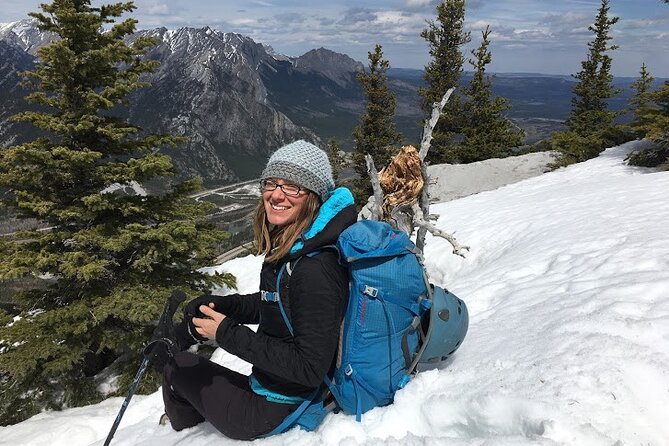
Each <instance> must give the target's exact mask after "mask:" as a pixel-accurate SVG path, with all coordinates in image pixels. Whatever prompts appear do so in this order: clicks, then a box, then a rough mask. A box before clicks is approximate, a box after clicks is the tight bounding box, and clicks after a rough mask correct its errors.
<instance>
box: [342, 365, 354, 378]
mask: <svg viewBox="0 0 669 446" xmlns="http://www.w3.org/2000/svg"><path fill="white" fill-rule="evenodd" d="M344 374H345V375H346V376H351V375H353V367H351V364H346V368H345V369H344Z"/></svg>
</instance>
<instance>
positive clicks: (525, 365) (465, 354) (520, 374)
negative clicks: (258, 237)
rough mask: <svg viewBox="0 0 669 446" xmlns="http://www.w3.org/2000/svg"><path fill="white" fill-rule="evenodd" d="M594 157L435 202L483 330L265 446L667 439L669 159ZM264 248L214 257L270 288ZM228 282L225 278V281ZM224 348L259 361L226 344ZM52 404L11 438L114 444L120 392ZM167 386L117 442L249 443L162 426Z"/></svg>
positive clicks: (443, 271)
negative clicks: (311, 426) (385, 392)
mask: <svg viewBox="0 0 669 446" xmlns="http://www.w3.org/2000/svg"><path fill="white" fill-rule="evenodd" d="M635 144H637V143H628V144H625V145H623V146H621V147H615V148H611V149H608V150H607V151H606V152H605V153H603V154H602V155H601V156H600V157H598V158H596V159H593V160H590V161H588V162H585V163H581V164H578V165H574V166H570V167H567V168H563V169H560V170H558V171H555V172H550V173H546V174H543V175H540V176H536V177H533V178H530V179H527V180H524V181H521V182H518V183H515V184H511V185H508V186H504V187H502V188H499V189H496V190H492V191H487V192H482V193H479V194H477V195H471V196H468V197H465V198H461V199H458V200H454V201H450V202H446V203H441V204H438V205H434V206H432V208H431V211H432V213H436V214H440V215H441V216H442V217H441V218H440V219H439V220H438V222H437V226H438V227H440V228H442V229H444V230H447V231H449V232H450V231H455V232H456V237H457V238H458V240H459V241H460V242H461V243H463V244H466V245H469V246H471V251H470V253H469V254H468V255H467V258H466V259H461V258H459V257H456V256H454V255H452V254H450V251H451V248H450V246H449V245H448V244H447V242H446V241H444V240H442V239H436V238H432V237H430V236H428V238H427V246H426V253H425V254H426V259H427V262H426V265H427V268H428V272H429V274H430V278H431V280H432V281H433V282H434V283H437V284H440V285H444V286H447V287H448V288H449V289H450V290H451V291H453V292H454V293H455V294H457V295H458V296H460V297H461V298H462V299H464V300H465V302H466V303H467V305H468V307H469V310H470V317H471V321H470V328H469V333H468V335H467V338H466V339H465V342H464V344H463V345H462V347H461V348H460V350H458V352H457V353H456V354H455V355H454V357H453V358H452V359H451V360H450V361H449V362H447V363H445V364H441V365H440V366H439V367H436V368H433V369H432V370H424V371H422V372H421V373H419V374H418V376H417V377H416V378H415V379H413V380H412V381H411V382H410V383H409V384H408V385H407V387H406V388H404V389H403V390H401V391H400V392H398V394H397V396H396V401H395V403H394V404H393V405H391V406H388V407H383V408H377V409H374V410H372V411H370V412H368V413H366V414H365V415H364V416H363V421H362V423H356V422H355V419H354V417H352V416H346V415H343V414H337V415H334V414H332V415H329V416H328V418H326V420H325V422H324V423H323V425H322V426H321V427H320V428H319V429H318V430H317V431H316V432H313V433H307V432H303V431H300V430H297V429H295V430H292V431H290V432H288V433H286V434H283V435H280V436H277V437H273V438H269V439H262V440H258V441H257V442H256V443H257V444H262V445H269V446H272V445H284V444H285V445H288V444H290V445H321V444H323V445H362V444H365V445H382V444H383V445H446V444H448V445H529V444H532V445H607V446H610V445H663V444H668V443H669V423H667V422H666V414H665V408H666V407H669V342H668V341H669V237H668V236H667V229H666V228H667V222H669V199H667V192H668V191H669V172H654V171H652V170H649V169H642V168H633V167H629V166H626V165H625V164H624V162H623V159H624V157H625V154H626V153H627V152H628V151H629V150H631V149H632V148H633V147H634V146H635ZM260 263H261V258H259V257H254V256H248V257H244V258H239V259H235V260H233V261H230V262H228V263H226V264H224V265H222V266H219V267H216V268H212V269H215V270H219V271H221V270H222V271H229V272H232V273H234V274H235V275H236V276H237V278H238V282H239V285H240V291H241V292H251V291H253V290H255V289H257V286H258V278H257V272H258V269H259V267H260ZM222 292H227V290H223V291H222ZM215 359H216V361H217V362H220V363H224V364H226V365H228V366H231V367H234V368H236V369H238V370H242V371H247V372H248V369H249V365H248V364H245V363H241V362H240V361H239V360H238V359H236V358H234V357H232V356H231V355H229V354H227V353H225V352H223V351H222V350H218V351H217V352H216V353H215ZM122 400H123V399H122V398H110V399H108V400H106V401H104V402H102V403H100V404H96V405H93V406H88V407H82V408H75V409H68V410H65V411H62V412H46V413H42V414H40V415H37V416H35V417H33V418H31V419H29V420H27V421H24V422H23V423H20V424H17V425H14V426H8V427H3V428H0V444H3V445H4V444H6V445H15V444H23V445H25V444H29V445H42V444H49V445H52V446H56V445H67V446H75V445H89V444H96V445H101V444H102V443H103V441H104V438H105V437H106V435H107V432H108V430H109V428H110V427H111V424H112V422H113V420H114V418H115V416H116V413H117V411H118V409H119V407H120V405H121V402H122ZM161 414H162V401H161V396H160V393H159V392H158V393H155V394H153V395H149V396H135V398H134V399H133V400H132V402H131V404H130V406H129V408H128V410H127V412H126V414H125V417H124V418H123V421H122V423H121V426H120V428H119V430H118V432H117V433H116V436H115V438H114V441H113V442H112V445H119V446H120V445H146V446H154V445H156V446H157V445H159V446H171V445H180V444H189V445H193V446H200V445H202V446H204V445H209V444H220V445H227V444H238V443H239V442H237V441H233V440H229V439H226V438H225V437H223V436H222V435H221V434H219V433H218V432H217V431H216V430H215V429H214V428H213V427H212V426H211V425H209V424H206V423H205V424H202V425H199V426H196V427H194V428H191V429H187V430H185V431H182V432H174V431H172V429H171V428H170V427H169V426H159V425H158V424H157V421H158V418H159V417H160V415H161Z"/></svg>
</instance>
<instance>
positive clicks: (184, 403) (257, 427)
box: [163, 352, 297, 440]
mask: <svg viewBox="0 0 669 446" xmlns="http://www.w3.org/2000/svg"><path fill="white" fill-rule="evenodd" d="M163 400H164V401H165V412H167V416H168V417H169V419H170V423H171V424H172V427H173V428H174V429H175V430H181V429H185V428H187V427H192V426H195V425H196V424H198V423H201V422H202V421H205V420H206V421H208V422H210V423H211V424H212V425H213V426H214V427H215V428H216V429H218V430H219V431H221V432H222V433H223V434H224V435H225V436H227V437H229V438H234V439H237V440H252V439H254V438H258V437H260V436H261V435H264V434H267V433H268V432H271V431H272V429H274V428H275V427H276V426H278V425H279V424H280V423H281V422H282V421H283V420H284V418H286V417H287V416H288V415H289V414H290V413H291V412H293V411H294V410H295V409H296V408H297V406H296V405H291V404H279V403H271V402H269V401H267V400H266V399H265V398H264V397H262V396H260V395H257V394H256V393H254V392H253V390H251V386H250V384H249V377H248V376H246V375H242V374H241V373H237V372H234V371H232V370H230V369H227V368H225V367H223V366H220V365H218V364H216V363H213V362H211V361H209V360H207V359H206V358H203V357H201V356H198V355H195V354H192V353H189V352H180V353H177V354H176V355H175V356H174V361H173V362H170V363H168V364H167V365H166V367H165V371H164V380H163Z"/></svg>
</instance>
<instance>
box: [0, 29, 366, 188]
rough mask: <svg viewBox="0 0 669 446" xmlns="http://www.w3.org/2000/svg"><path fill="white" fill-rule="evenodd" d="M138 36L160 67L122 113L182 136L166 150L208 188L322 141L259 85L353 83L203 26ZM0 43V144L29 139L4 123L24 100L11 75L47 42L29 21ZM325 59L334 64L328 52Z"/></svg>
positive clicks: (1, 32) (0, 36)
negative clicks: (299, 79) (295, 144)
mask: <svg viewBox="0 0 669 446" xmlns="http://www.w3.org/2000/svg"><path fill="white" fill-rule="evenodd" d="M139 35H149V36H152V37H155V38H156V39H157V41H158V44H157V45H156V46H155V47H154V48H153V49H152V50H151V52H150V53H148V54H147V57H149V58H151V59H154V60H158V61H159V62H160V67H159V68H158V69H157V70H156V71H155V72H154V73H152V74H151V75H149V76H148V79H147V80H148V81H149V82H150V83H151V86H150V87H148V88H145V89H143V90H140V91H138V92H136V93H135V94H134V96H133V97H132V98H131V104H132V105H131V106H130V107H129V108H128V109H127V110H124V111H123V112H124V113H126V114H127V115H128V116H129V118H130V119H131V120H132V122H134V123H136V124H138V125H139V126H141V127H142V128H144V129H146V130H147V131H153V132H170V133H176V134H179V135H182V136H185V137H187V139H188V142H187V143H185V144H182V145H181V146H179V147H178V148H176V149H165V151H166V152H168V153H170V155H172V156H173V158H174V161H175V164H176V165H177V167H178V168H179V170H180V171H181V172H182V174H183V175H184V176H193V175H200V176H201V177H203V179H204V180H205V183H206V184H209V185H213V184H221V183H229V182H233V181H237V180H239V179H246V178H253V177H255V176H257V175H258V173H259V172H260V169H261V167H262V166H263V165H264V163H265V162H266V160H267V157H268V156H269V153H270V152H271V151H272V150H273V149H275V148H277V147H279V146H281V145H283V144H285V143H287V142H290V141H292V140H295V139H300V138H302V139H307V140H311V141H314V142H317V143H320V142H321V141H320V140H319V137H318V136H317V134H316V133H315V132H314V131H313V130H312V129H311V128H307V127H306V126H303V125H300V124H299V123H295V122H293V120H291V118H290V117H289V116H288V115H286V113H284V112H283V111H282V108H285V109H290V107H289V106H286V107H283V106H277V104H276V103H275V101H274V100H273V98H274V97H275V96H276V94H275V93H274V92H273V91H271V90H270V89H269V88H268V86H267V85H266V83H268V84H270V85H272V86H275V85H280V83H281V82H280V81H281V79H284V78H283V77H282V76H283V75H284V74H285V73H286V71H291V72H292V73H293V75H302V74H303V73H311V74H308V75H307V77H309V76H311V77H314V78H316V79H317V80H315V81H313V82H311V83H312V84H314V85H318V84H319V82H321V83H325V84H326V86H325V87H324V88H325V89H329V88H330V86H331V85H341V84H342V82H348V87H349V88H350V86H351V83H353V82H354V75H353V74H351V73H349V74H346V75H343V74H341V73H337V72H336V70H334V69H333V67H334V66H336V64H334V63H333V64H331V65H330V66H329V67H328V71H327V72H326V73H323V74H320V73H318V72H317V71H315V67H314V65H315V64H314V63H312V62H311V61H312V60H314V59H317V58H318V57H319V54H318V52H317V53H316V54H315V55H311V56H309V57H307V58H305V59H304V60H303V61H302V65H303V66H302V67H299V68H294V67H293V63H294V62H293V60H292V59H290V58H287V57H285V56H277V55H276V54H274V53H273V51H271V48H269V47H267V46H265V45H262V44H259V43H256V42H254V41H253V40H252V39H250V38H248V37H245V36H242V35H239V34H235V33H224V32H220V31H215V30H213V29H211V28H208V27H207V28H200V29H195V28H181V29H178V30H174V31H171V30H167V29H165V28H158V29H154V30H148V31H141V32H139V33H138V34H137V36H139ZM134 38H136V36H133V37H132V38H131V39H130V40H132V39H134ZM0 41H2V43H3V46H2V51H3V53H2V54H3V56H2V58H0V61H2V62H1V65H2V67H3V70H2V72H0V85H2V89H1V93H0V94H2V95H4V96H11V98H12V100H11V101H10V100H8V99H7V100H5V101H3V105H4V106H3V108H2V113H3V114H2V115H0V120H1V121H2V122H3V124H0V131H2V132H3V133H2V136H1V137H0V143H1V144H10V143H15V142H17V141H18V142H20V141H21V140H22V139H23V140H25V139H26V137H28V138H29V137H30V135H26V134H25V133H21V132H12V131H11V130H12V129H15V126H12V125H10V124H7V122H6V119H7V116H9V115H11V114H13V113H15V112H16V111H18V110H19V109H20V108H21V105H20V104H19V103H20V102H21V101H20V100H18V99H17V98H20V97H21V96H24V95H25V92H21V94H19V92H20V89H19V87H18V84H19V76H18V72H19V71H23V70H25V69H27V68H29V67H30V66H31V65H32V63H33V62H34V57H33V56H31V54H30V53H31V52H34V51H35V49H36V48H38V47H39V46H40V45H43V44H44V43H45V42H48V36H46V37H45V36H44V34H42V33H39V31H37V30H36V29H35V28H34V26H33V27H32V29H31V23H30V22H21V23H15V24H9V25H0ZM327 57H329V58H330V59H331V60H332V59H336V55H334V53H333V54H327ZM340 57H341V58H345V59H346V67H347V68H346V69H349V67H350V66H351V61H352V60H351V59H350V58H348V57H347V56H343V55H340ZM289 77H290V76H289ZM347 77H348V79H347ZM315 88H316V89H320V88H319V87H315ZM320 90H321V96H322V95H323V93H322V89H320ZM337 93H338V91H334V92H332V94H337ZM3 99H4V97H3Z"/></svg>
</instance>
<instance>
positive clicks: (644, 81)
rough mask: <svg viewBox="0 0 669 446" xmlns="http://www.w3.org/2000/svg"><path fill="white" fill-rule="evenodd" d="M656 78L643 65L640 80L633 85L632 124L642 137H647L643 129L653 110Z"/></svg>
mask: <svg viewBox="0 0 669 446" xmlns="http://www.w3.org/2000/svg"><path fill="white" fill-rule="evenodd" d="M653 80H654V78H653V76H651V75H650V73H649V72H648V70H647V68H646V64H645V63H642V64H641V70H640V71H639V78H638V79H636V80H635V81H634V82H633V83H632V89H633V90H634V93H633V95H632V97H631V98H630V109H631V111H632V112H633V113H634V119H633V120H632V122H631V123H630V126H631V127H632V128H633V129H637V130H640V136H642V137H643V136H645V132H644V130H643V128H644V127H645V125H646V122H645V118H646V117H647V116H648V113H647V111H648V109H649V108H653V105H654V104H653V100H652V95H651V88H652V82H653Z"/></svg>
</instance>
